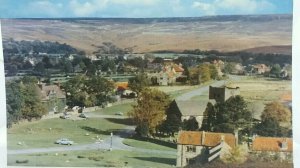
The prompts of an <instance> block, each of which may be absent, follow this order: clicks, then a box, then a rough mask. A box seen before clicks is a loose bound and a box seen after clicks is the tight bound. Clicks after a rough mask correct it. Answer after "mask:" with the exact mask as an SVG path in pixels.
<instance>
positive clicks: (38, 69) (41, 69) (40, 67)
mask: <svg viewBox="0 0 300 168" xmlns="http://www.w3.org/2000/svg"><path fill="white" fill-rule="evenodd" d="M34 71H35V72H36V73H39V74H41V75H43V74H45V72H46V70H45V66H44V64H43V63H42V62H39V63H37V64H36V65H35V67H34Z"/></svg>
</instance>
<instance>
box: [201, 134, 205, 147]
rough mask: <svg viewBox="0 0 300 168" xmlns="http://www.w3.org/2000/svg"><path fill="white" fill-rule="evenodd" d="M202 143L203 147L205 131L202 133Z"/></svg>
mask: <svg viewBox="0 0 300 168" xmlns="http://www.w3.org/2000/svg"><path fill="white" fill-rule="evenodd" d="M201 141H202V143H201V144H202V145H203V144H204V141H205V131H202V139H201Z"/></svg>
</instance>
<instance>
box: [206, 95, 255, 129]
mask: <svg viewBox="0 0 300 168" xmlns="http://www.w3.org/2000/svg"><path fill="white" fill-rule="evenodd" d="M210 113H211V114H209V115H208V120H209V121H210V123H209V124H210V126H211V129H212V131H214V132H229V133H232V132H234V130H237V129H246V128H248V127H249V126H250V124H249V121H250V120H251V113H250V111H249V110H248V109H247V104H246V102H245V100H244V99H243V97H241V96H234V97H231V98H229V99H228V100H226V101H225V102H223V103H217V104H216V105H215V106H214V107H213V108H212V109H211V111H210Z"/></svg>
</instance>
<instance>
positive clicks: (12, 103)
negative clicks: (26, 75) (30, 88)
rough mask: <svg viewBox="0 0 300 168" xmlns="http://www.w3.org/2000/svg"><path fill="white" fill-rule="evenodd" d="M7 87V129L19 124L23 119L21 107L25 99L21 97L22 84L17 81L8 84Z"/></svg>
mask: <svg viewBox="0 0 300 168" xmlns="http://www.w3.org/2000/svg"><path fill="white" fill-rule="evenodd" d="M5 86H6V109H7V113H6V114H7V127H8V128H9V127H11V126H12V124H13V123H17V122H18V121H19V120H20V119H21V118H22V113H21V107H22V104H23V99H22V95H21V91H20V90H21V88H20V84H19V83H18V82H16V81H11V82H7V83H6V84H5Z"/></svg>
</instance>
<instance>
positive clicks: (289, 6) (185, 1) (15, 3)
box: [0, 0, 293, 18]
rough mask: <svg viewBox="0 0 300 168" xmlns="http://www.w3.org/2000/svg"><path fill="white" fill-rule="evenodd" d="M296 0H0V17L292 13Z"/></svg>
mask: <svg viewBox="0 0 300 168" xmlns="http://www.w3.org/2000/svg"><path fill="white" fill-rule="evenodd" d="M292 11H293V0H21V1H20V0H1V1H0V18H76V17H101V18H153V17H156V18H157V17H158V18H159V17H201V16H211V15H260V14H292Z"/></svg>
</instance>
